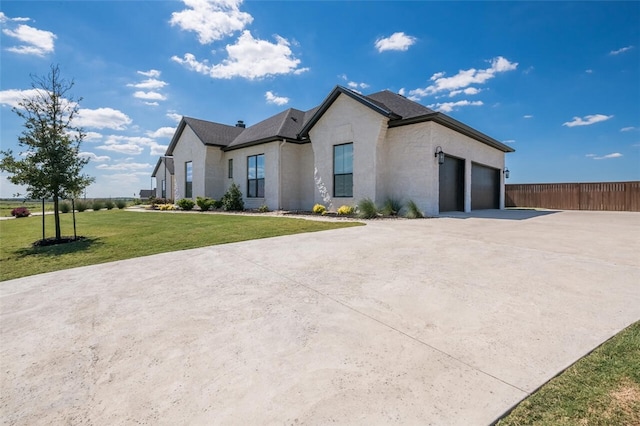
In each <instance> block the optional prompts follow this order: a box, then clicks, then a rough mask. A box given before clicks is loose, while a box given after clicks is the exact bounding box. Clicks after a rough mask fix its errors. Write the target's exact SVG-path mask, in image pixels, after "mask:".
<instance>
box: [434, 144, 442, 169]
mask: <svg viewBox="0 0 640 426" xmlns="http://www.w3.org/2000/svg"><path fill="white" fill-rule="evenodd" d="M435 157H438V164H439V165H443V164H444V152H443V151H442V147H440V146H438V147H436V155H435Z"/></svg>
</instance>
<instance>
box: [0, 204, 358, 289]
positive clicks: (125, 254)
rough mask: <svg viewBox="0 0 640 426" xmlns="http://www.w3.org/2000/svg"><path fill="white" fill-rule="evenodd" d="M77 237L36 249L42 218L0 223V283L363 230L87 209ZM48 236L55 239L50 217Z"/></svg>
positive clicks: (66, 231)
mask: <svg viewBox="0 0 640 426" xmlns="http://www.w3.org/2000/svg"><path fill="white" fill-rule="evenodd" d="M60 217H61V227H62V234H63V235H65V236H72V235H73V222H72V217H71V213H66V214H62V215H60ZM76 221H77V233H78V235H79V236H80V235H81V236H84V237H87V240H85V241H80V242H74V243H69V244H61V245H57V246H49V247H39V248H33V247H32V245H31V244H32V243H33V242H34V241H37V240H39V239H41V238H42V217H38V216H35V217H34V216H31V217H28V218H20V219H11V220H3V221H0V235H1V236H2V238H1V239H0V263H1V267H0V281H4V280H9V279H13V278H19V277H24V276H28V275H35V274H40V273H43V272H50V271H58V270H61V269H67V268H73V267H77V266H85V265H93V264H97V263H104V262H111V261H114V260H122V259H129V258H132V257H139V256H146V255H150V254H157V253H165V252H169V251H176V250H185V249H191V248H196V247H204V246H210V245H216V244H224V243H231V242H236V241H245V240H252V239H257V238H268V237H275V236H279V235H290V234H298V233H302V232H315V231H324V230H329V229H337V228H345V227H350V226H359V225H362V224H360V223H355V222H320V221H312V220H304V219H293V218H282V217H270V216H258V215H255V216H242V215H221V214H207V213H192V214H182V213H177V212H175V213H172V212H166V213H165V212H162V213H159V212H149V213H143V212H130V211H122V210H109V211H108V210H101V211H97V212H94V211H85V212H83V213H77V214H76ZM45 222H46V237H47V238H48V237H52V236H53V235H54V225H53V215H47V216H46V220H45Z"/></svg>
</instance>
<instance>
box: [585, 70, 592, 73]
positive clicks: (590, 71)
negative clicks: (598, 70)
mask: <svg viewBox="0 0 640 426" xmlns="http://www.w3.org/2000/svg"><path fill="white" fill-rule="evenodd" d="M585 72H586V73H587V74H593V70H591V69H589V70H585Z"/></svg>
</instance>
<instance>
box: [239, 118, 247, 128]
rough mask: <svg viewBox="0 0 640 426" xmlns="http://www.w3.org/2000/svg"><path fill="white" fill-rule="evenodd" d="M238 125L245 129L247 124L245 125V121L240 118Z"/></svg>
mask: <svg viewBox="0 0 640 426" xmlns="http://www.w3.org/2000/svg"><path fill="white" fill-rule="evenodd" d="M236 127H242V128H243V129H244V128H245V127H247V126H245V124H244V121H242V120H238V122H237V123H236Z"/></svg>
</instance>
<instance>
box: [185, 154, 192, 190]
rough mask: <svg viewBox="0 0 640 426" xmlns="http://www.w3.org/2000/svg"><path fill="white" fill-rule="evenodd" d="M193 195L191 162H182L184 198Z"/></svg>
mask: <svg viewBox="0 0 640 426" xmlns="http://www.w3.org/2000/svg"><path fill="white" fill-rule="evenodd" d="M192 197H193V163H192V162H191V161H187V162H186V163H184V198H192Z"/></svg>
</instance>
